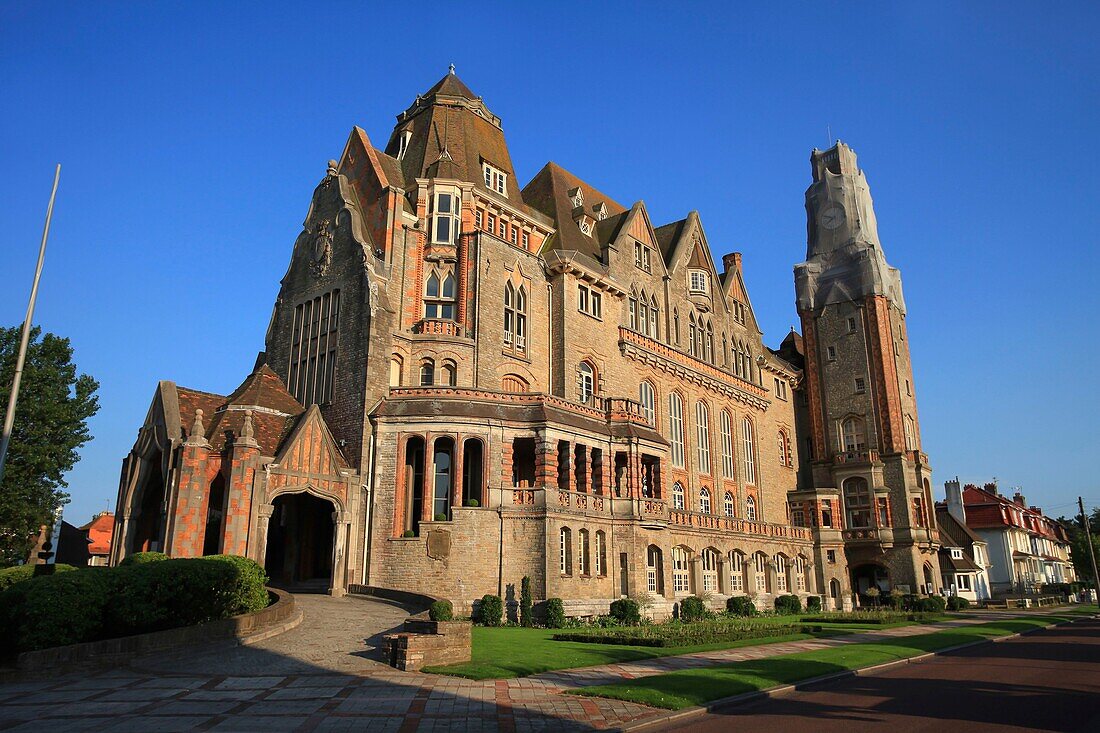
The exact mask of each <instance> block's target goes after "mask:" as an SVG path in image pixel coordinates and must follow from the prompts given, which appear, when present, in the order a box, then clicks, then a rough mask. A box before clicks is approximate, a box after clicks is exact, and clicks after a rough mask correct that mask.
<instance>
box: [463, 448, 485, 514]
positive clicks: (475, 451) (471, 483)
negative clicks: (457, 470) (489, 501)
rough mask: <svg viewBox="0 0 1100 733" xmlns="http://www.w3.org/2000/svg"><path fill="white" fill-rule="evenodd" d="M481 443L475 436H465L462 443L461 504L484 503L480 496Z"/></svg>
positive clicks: (481, 489)
mask: <svg viewBox="0 0 1100 733" xmlns="http://www.w3.org/2000/svg"><path fill="white" fill-rule="evenodd" d="M482 458H483V456H482V443H481V441H480V440H478V439H477V438H467V439H466V440H465V441H463V443H462V504H463V505H464V506H471V504H472V502H477V504H478V505H484V503H485V502H484V497H483V496H482V491H483V486H482V473H483V469H484V466H483V463H484V461H483V460H482Z"/></svg>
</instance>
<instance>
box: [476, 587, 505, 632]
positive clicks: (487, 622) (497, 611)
mask: <svg viewBox="0 0 1100 733" xmlns="http://www.w3.org/2000/svg"><path fill="white" fill-rule="evenodd" d="M502 618H504V601H502V600H501V599H500V596H494V595H490V594H488V593H487V594H485V595H484V596H482V597H481V602H480V603H478V606H477V622H478V623H479V624H481V625H482V626H500V621H501V619H502Z"/></svg>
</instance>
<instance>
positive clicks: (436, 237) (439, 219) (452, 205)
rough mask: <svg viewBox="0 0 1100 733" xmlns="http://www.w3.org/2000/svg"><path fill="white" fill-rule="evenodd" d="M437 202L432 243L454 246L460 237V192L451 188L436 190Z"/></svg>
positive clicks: (435, 202)
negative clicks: (456, 239)
mask: <svg viewBox="0 0 1100 733" xmlns="http://www.w3.org/2000/svg"><path fill="white" fill-rule="evenodd" d="M434 198H435V201H434V205H433V209H432V242H433V243H435V244H454V242H455V238H456V237H457V236H458V209H459V206H460V204H461V199H459V197H458V191H457V190H455V189H451V188H442V189H440V188H437V189H435V197H434Z"/></svg>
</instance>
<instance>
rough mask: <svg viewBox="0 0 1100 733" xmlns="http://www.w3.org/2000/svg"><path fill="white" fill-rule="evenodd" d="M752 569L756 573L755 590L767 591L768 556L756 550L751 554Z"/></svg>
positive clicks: (758, 591) (759, 591)
mask: <svg viewBox="0 0 1100 733" xmlns="http://www.w3.org/2000/svg"><path fill="white" fill-rule="evenodd" d="M752 559H753V563H752V564H753V570H754V572H755V575H756V592H757V593H767V592H768V556H767V555H765V554H764V553H763V552H758V553H756V554H755V555H753V556H752Z"/></svg>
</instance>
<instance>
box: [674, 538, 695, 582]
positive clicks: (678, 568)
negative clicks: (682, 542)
mask: <svg viewBox="0 0 1100 733" xmlns="http://www.w3.org/2000/svg"><path fill="white" fill-rule="evenodd" d="M672 590H673V592H675V593H690V592H691V551H690V550H688V549H687V548H686V547H680V546H676V547H673V548H672Z"/></svg>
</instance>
